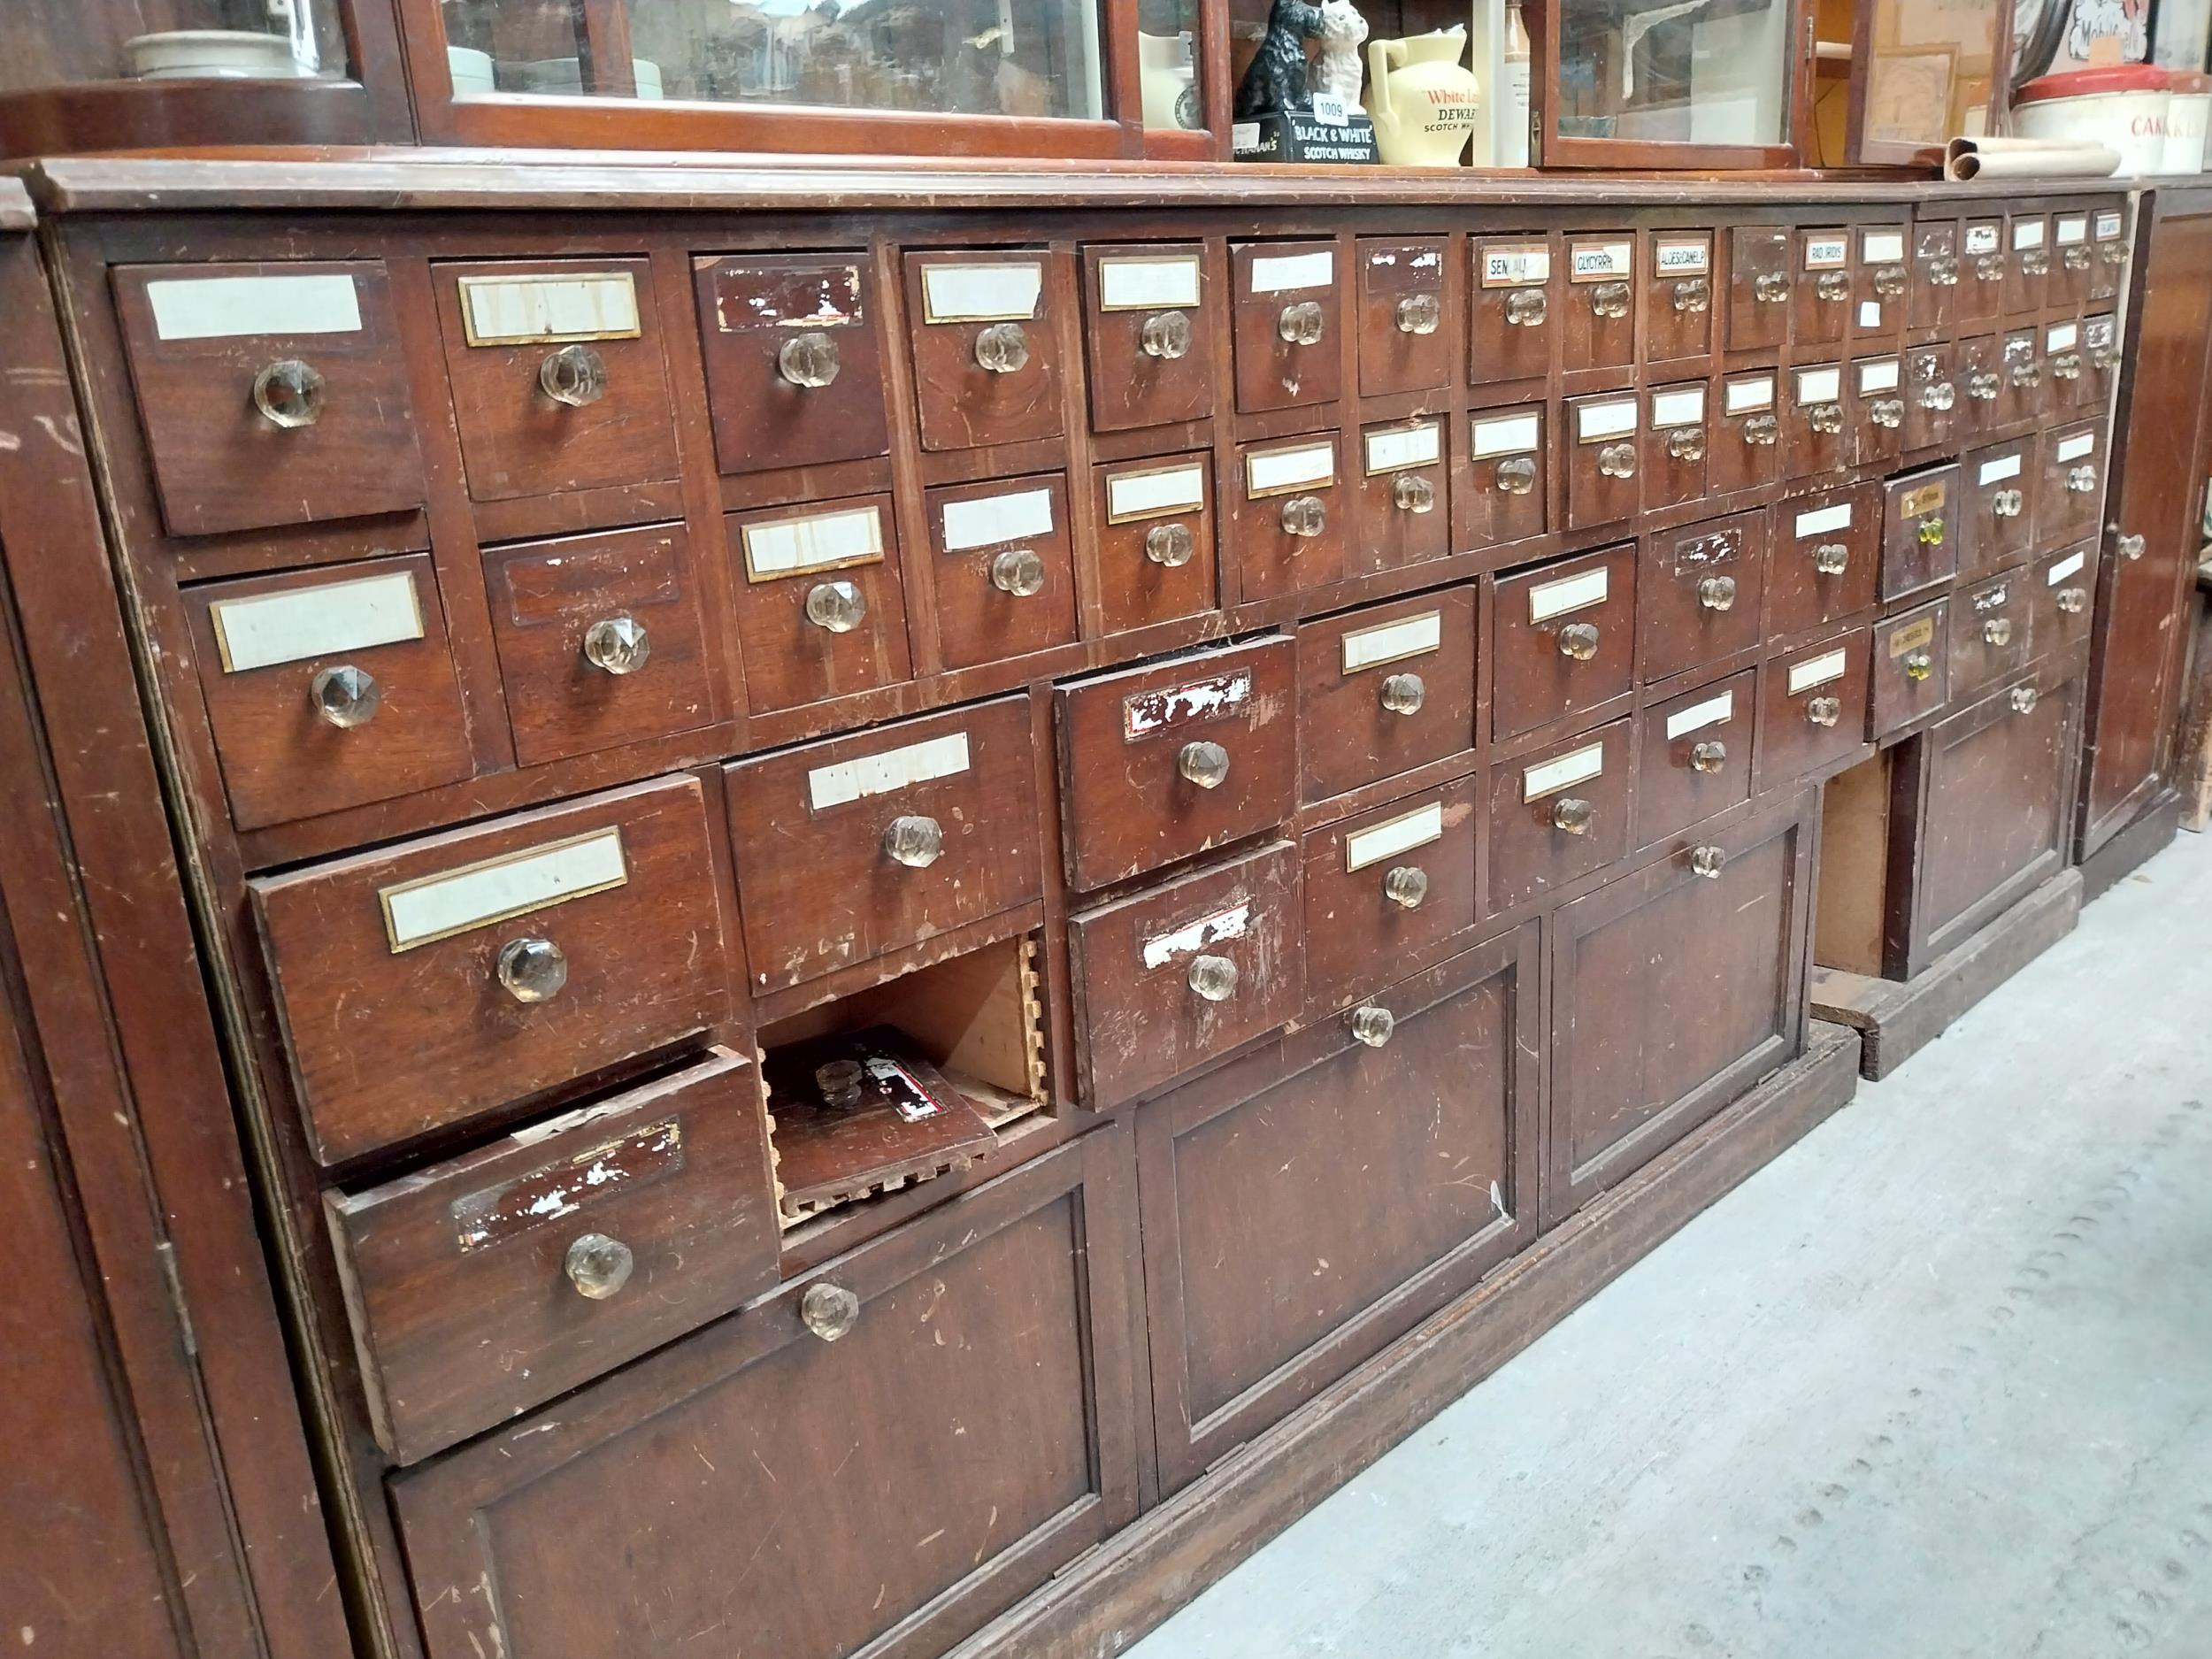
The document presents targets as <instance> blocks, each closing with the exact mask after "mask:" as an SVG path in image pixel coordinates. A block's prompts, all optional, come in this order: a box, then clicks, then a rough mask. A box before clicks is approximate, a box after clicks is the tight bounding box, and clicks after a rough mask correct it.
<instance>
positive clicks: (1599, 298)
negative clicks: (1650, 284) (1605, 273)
mask: <svg viewBox="0 0 2212 1659" xmlns="http://www.w3.org/2000/svg"><path fill="white" fill-rule="evenodd" d="M1629 296H1630V288H1629V286H1628V284H1627V283H1625V282H1601V283H1599V284H1598V285H1597V286H1596V287H1595V288H1592V289H1591V290H1590V314H1591V315H1592V316H1594V317H1608V318H1611V317H1625V316H1627V315H1628V301H1629Z"/></svg>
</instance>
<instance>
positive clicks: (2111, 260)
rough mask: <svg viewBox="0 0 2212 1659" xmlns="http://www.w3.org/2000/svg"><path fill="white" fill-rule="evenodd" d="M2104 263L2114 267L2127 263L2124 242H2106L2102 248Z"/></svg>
mask: <svg viewBox="0 0 2212 1659" xmlns="http://www.w3.org/2000/svg"><path fill="white" fill-rule="evenodd" d="M2104 262H2105V263H2106V264H2107V265H2112V266H2114V267H2118V266H2120V265H2125V264H2126V263H2127V262H2128V250H2127V246H2126V244H2125V243H2124V242H2107V243H2105V246H2104Z"/></svg>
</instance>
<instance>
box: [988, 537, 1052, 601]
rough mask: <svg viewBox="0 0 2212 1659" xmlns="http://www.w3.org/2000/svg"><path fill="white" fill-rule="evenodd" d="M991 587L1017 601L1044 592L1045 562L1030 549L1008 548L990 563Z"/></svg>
mask: <svg viewBox="0 0 2212 1659" xmlns="http://www.w3.org/2000/svg"><path fill="white" fill-rule="evenodd" d="M991 586H992V587H994V588H997V589H998V590H999V592H1001V593H1002V594H1010V595H1013V596H1014V597H1015V598H1017V599H1027V598H1030V597H1032V596H1033V595H1037V594H1041V593H1042V592H1043V591H1044V587H1045V562H1044V560H1043V559H1042V558H1041V557H1038V555H1037V553H1036V552H1035V550H1034V549H1030V548H1025V547H1024V548H1009V549H1007V550H1006V551H1005V552H1003V553H1001V554H999V555H998V556H997V557H995V558H994V559H993V560H992V561H991Z"/></svg>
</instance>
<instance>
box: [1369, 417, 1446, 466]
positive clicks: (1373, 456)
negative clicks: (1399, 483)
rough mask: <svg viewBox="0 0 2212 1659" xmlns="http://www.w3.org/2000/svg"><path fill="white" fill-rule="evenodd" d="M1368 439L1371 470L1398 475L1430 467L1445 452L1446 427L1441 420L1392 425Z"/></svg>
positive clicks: (1374, 433)
mask: <svg viewBox="0 0 2212 1659" xmlns="http://www.w3.org/2000/svg"><path fill="white" fill-rule="evenodd" d="M1366 438H1367V470H1368V471H1369V472H1402V471H1403V470H1404V469H1405V468H1407V467H1409V466H1428V465H1432V464H1433V463H1435V462H1436V461H1438V460H1440V459H1441V458H1442V457H1443V453H1444V428H1443V426H1442V425H1441V423H1440V422H1438V421H1433V420H1432V421H1428V422H1425V424H1423V425H1421V426H1388V427H1386V428H1384V429H1383V430H1382V431H1380V432H1371V433H1369V434H1366Z"/></svg>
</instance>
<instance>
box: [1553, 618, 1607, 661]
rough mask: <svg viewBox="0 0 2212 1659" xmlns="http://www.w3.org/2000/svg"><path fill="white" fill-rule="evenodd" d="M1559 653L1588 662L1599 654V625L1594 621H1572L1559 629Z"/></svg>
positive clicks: (1575, 659)
mask: <svg viewBox="0 0 2212 1659" xmlns="http://www.w3.org/2000/svg"><path fill="white" fill-rule="evenodd" d="M1559 654H1560V655H1561V656H1562V657H1571V658H1572V659H1573V660H1574V661H1576V662H1578V663H1586V662H1588V661H1589V660H1590V659H1591V658H1592V657H1595V656H1596V655H1597V654H1598V625H1597V624H1596V623H1594V622H1570V623H1568V624H1567V625H1566V626H1564V627H1563V628H1561V629H1560V630H1559Z"/></svg>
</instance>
